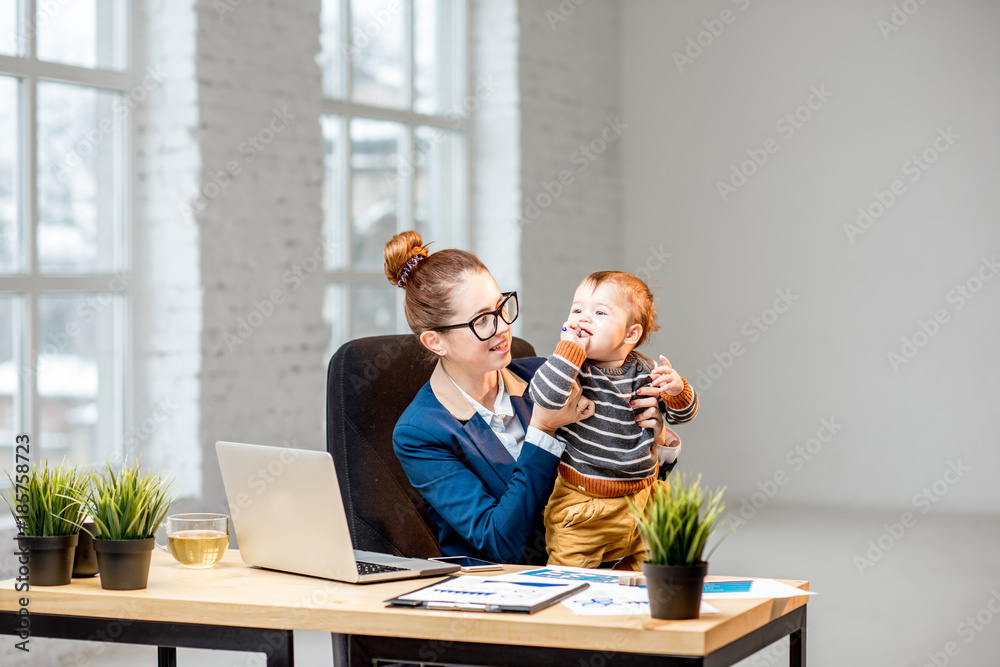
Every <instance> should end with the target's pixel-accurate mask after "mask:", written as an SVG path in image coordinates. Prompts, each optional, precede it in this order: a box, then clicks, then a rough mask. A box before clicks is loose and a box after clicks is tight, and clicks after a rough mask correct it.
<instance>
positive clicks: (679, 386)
mask: <svg viewBox="0 0 1000 667" xmlns="http://www.w3.org/2000/svg"><path fill="white" fill-rule="evenodd" d="M660 361H661V362H662V363H661V364H660V365H659V366H657V367H656V368H654V369H653V370H652V371H651V372H650V374H649V377H650V384H652V385H653V386H654V387H656V388H657V390H658V391H660V392H665V393H666V394H667V395H668V396H676V395H677V394H679V393H681V392H682V391H684V378H682V377H681V376H680V374H679V373H678V372H677V371H675V370H674V369H673V368H672V367H671V366H670V361H669V360H668V359H667V358H666V357H665V356H663V355H662V354H661V355H660Z"/></svg>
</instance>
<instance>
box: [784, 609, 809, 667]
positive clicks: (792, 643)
mask: <svg viewBox="0 0 1000 667" xmlns="http://www.w3.org/2000/svg"><path fill="white" fill-rule="evenodd" d="M788 666H789V667H806V607H805V606H804V607H802V627H801V628H799V629H798V630H796V631H795V632H793V633H792V634H790V635H788Z"/></svg>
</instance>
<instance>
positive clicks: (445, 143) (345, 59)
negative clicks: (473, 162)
mask: <svg viewBox="0 0 1000 667" xmlns="http://www.w3.org/2000/svg"><path fill="white" fill-rule="evenodd" d="M467 33H468V31H467V28H466V3H465V2H464V1H462V0H323V19H322V37H321V41H322V53H321V54H320V57H319V64H320V67H321V68H322V71H323V97H324V115H323V119H322V126H323V137H324V141H325V144H326V177H325V183H326V186H325V193H324V200H323V210H324V234H325V237H326V241H327V249H328V251H327V254H326V267H325V268H326V275H327V291H326V301H325V304H324V318H325V320H326V322H327V326H328V327H329V332H330V334H329V339H328V341H329V342H328V348H327V357H328V358H329V356H330V355H332V354H333V352H334V351H335V350H336V349H337V348H338V347H339V346H340V344H341V343H343V342H344V341H345V340H350V339H352V338H357V337H360V336H373V335H379V334H386V333H395V332H403V331H408V328H407V325H406V320H405V317H404V316H403V315H402V292H401V290H398V289H397V288H395V287H393V286H391V285H390V284H389V283H388V281H387V280H386V278H385V274H384V273H383V270H382V247H383V246H384V245H385V243H386V241H388V240H389V237H391V236H392V235H393V234H395V233H396V232H399V231H403V230H406V229H416V230H418V231H419V232H420V233H421V234H422V235H423V237H424V240H425V241H434V248H435V249H441V248H447V247H455V246H466V245H467V244H468V185H467V178H466V165H467V163H468V157H467V144H468V142H467V141H466V133H467V126H468V122H467V115H468V114H467V111H468V110H467V108H466V106H467V105H463V96H464V95H465V90H466V71H465V62H466V50H467V49H466V35H467Z"/></svg>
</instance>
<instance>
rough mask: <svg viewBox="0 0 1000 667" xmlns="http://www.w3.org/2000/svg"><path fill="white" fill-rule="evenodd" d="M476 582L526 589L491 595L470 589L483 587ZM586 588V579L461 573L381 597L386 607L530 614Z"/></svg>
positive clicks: (588, 585) (500, 591)
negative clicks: (518, 578)
mask: <svg viewBox="0 0 1000 667" xmlns="http://www.w3.org/2000/svg"><path fill="white" fill-rule="evenodd" d="M480 584H483V585H485V584H502V585H504V586H505V587H511V586H513V587H526V590H525V591H524V593H523V594H520V595H519V594H514V595H504V593H503V591H502V589H501V590H499V592H498V593H496V594H495V595H496V596H495V597H494V594H492V593H485V592H474V591H476V590H479V589H483V586H482V585H480ZM588 587H590V584H589V583H587V582H586V581H578V582H559V583H526V582H512V581H492V580H490V578H489V577H472V576H469V575H465V576H461V577H454V576H453V577H448V578H447V579H443V580H442V581H439V582H437V583H435V584H431V585H429V586H424V587H422V588H418V589H416V590H413V591H410V592H409V593H404V594H403V595H400V596H397V597H394V598H391V599H389V600H385V603H386V605H387V606H389V607H407V608H410V609H436V610H445V611H481V612H488V613H512V614H534V613H535V612H536V611H540V610H542V609H545V608H546V607H551V606H552V605H554V604H555V603H557V602H561V601H562V600H565V599H566V598H569V597H572V596H574V595H576V594H577V593H579V592H580V591H582V590H584V589H586V588H588ZM452 589H455V590H452ZM469 591H473V592H469ZM459 593H461V594H462V595H467V596H468V597H467V598H466V599H465V600H461V599H455V598H456V596H457V595H458V594H459ZM435 598H438V599H435ZM466 600H467V601H466Z"/></svg>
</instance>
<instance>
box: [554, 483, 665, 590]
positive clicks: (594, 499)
mask: <svg viewBox="0 0 1000 667" xmlns="http://www.w3.org/2000/svg"><path fill="white" fill-rule="evenodd" d="M656 486H664V487H666V488H670V487H669V485H668V484H667V483H666V482H665V481H663V480H656V482H655V483H654V484H653V485H651V486H647V487H646V488H645V489H643V490H642V491H639V492H637V493H634V494H632V495H631V496H624V497H621V498H602V497H600V496H592V495H590V494H589V493H587V492H586V491H583V490H581V489H579V488H577V487H575V486H572V485H571V484H569V483H568V482H566V481H565V480H564V479H563V478H562V477H558V476H557V477H556V484H555V487H554V488H553V489H552V495H550V496H549V502H548V504H546V506H545V548H546V551H548V554H549V565H568V566H571V567H597V566H598V565H600V564H601V563H602V562H604V561H615V560H620V562H619V563H618V564H617V565H615V568H614V569H616V570H639V571H641V570H642V561H644V560H648V557H647V555H646V547H645V545H644V544H643V542H642V535H641V534H640V532H639V527H638V526H637V525H636V523H635V519H633V518H632V515H631V514H629V508H628V504H627V503H626V501H625V498H630V499H631V500H632V503H633V504H635V505H636V506H637V507H638V508H639V509H640V510H642V509H644V508H645V507H646V503H647V501H648V500H649V496H650V494H651V493H652V491H653V489H654V488H655V487H656Z"/></svg>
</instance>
